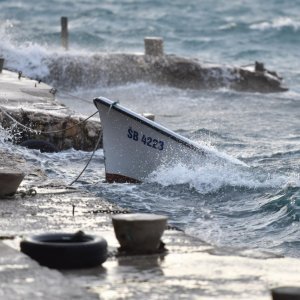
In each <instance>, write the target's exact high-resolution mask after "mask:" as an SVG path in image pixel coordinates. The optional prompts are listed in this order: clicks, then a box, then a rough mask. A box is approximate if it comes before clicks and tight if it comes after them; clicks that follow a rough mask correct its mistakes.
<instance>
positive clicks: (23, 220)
mask: <svg viewBox="0 0 300 300" xmlns="http://www.w3.org/2000/svg"><path fill="white" fill-rule="evenodd" d="M16 84H18V83H16ZM45 101H46V102H47V100H45ZM1 167H6V168H7V167H11V168H17V169H18V170H24V171H25V173H26V176H25V179H24V181H23V183H22V185H21V187H20V188H19V191H18V193H17V194H16V195H14V196H11V197H7V198H5V199H0V239H1V240H2V241H1V242H0V299H1V300H2V299H3V300H4V299H5V300H6V299H9V300H10V299H22V300H27V299H28V300H29V299H31V300H35V299H147V298H148V299H261V300H270V299H271V294H270V289H271V288H274V287H278V286H283V285H284V286H287V285H289V286H291V285H292V286H300V276H299V270H300V260H299V259H294V258H283V257H276V256H274V255H272V254H269V253H261V252H257V251H255V250H247V249H230V248H227V249H217V248H215V247H213V246H211V245H208V244H206V243H204V242H202V241H200V240H198V239H195V238H192V237H190V236H187V235H186V234H184V233H183V232H180V231H177V230H166V231H165V233H164V235H163V237H162V241H163V242H164V243H165V244H166V248H167V251H166V252H163V253H160V254H153V255H124V254H123V253H119V252H118V247H119V244H118V242H117V240H116V238H115V235H114V232H113V228H112V223H111V216H112V214H111V213H109V212H112V211H115V212H116V211H118V212H121V211H122V208H120V207H118V206H116V205H115V204H114V203H110V202H109V201H108V200H106V199H103V198H100V197H98V196H97V195H94V194H92V193H88V192H86V191H84V190H80V189H75V188H72V187H69V186H68V185H67V184H66V183H64V182H57V181H54V180H50V179H49V178H48V177H47V176H46V174H45V172H44V171H43V170H42V169H39V168H38V167H36V166H33V165H31V164H30V162H28V161H26V160H25V159H24V158H23V157H22V155H14V154H12V153H8V152H7V151H4V150H1V152H0V168H1ZM30 188H34V189H35V191H36V195H33V194H30V193H28V191H29V189H30ZM22 190H23V192H22ZM101 211H102V212H101ZM124 212H127V211H124ZM78 230H83V231H84V232H85V233H90V234H95V235H100V236H103V237H104V238H105V239H106V240H107V242H108V246H109V257H108V259H107V261H106V262H105V263H103V265H102V266H99V267H96V268H91V269H82V270H69V271H57V270H52V269H48V268H45V267H41V266H39V265H38V264H37V263H36V262H34V261H33V260H31V259H30V258H28V257H27V256H25V255H23V254H22V253H21V252H20V251H19V248H20V246H19V245H20V241H21V240H22V238H23V237H25V236H27V235H29V234H35V233H45V232H76V231H78Z"/></svg>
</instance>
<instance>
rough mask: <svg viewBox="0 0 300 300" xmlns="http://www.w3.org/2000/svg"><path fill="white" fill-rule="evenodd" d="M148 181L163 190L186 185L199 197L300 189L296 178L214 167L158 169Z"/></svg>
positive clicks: (183, 166) (241, 168)
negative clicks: (226, 191)
mask: <svg viewBox="0 0 300 300" xmlns="http://www.w3.org/2000/svg"><path fill="white" fill-rule="evenodd" d="M149 181H150V182H157V183H159V184H161V185H163V186H171V185H178V184H188V185H189V186H190V188H194V189H196V190H197V191H198V192H199V193H201V194H208V193H213V192H218V191H219V190H220V189H222V188H225V187H237V188H247V189H259V188H281V187H282V186H289V185H293V186H298V187H299V186H300V178H299V176H297V174H289V175H284V174H282V175H280V174H278V173H276V174H270V173H265V174H264V173H263V172H261V171H257V170H254V169H252V168H245V167H241V166H236V165H232V164H225V165H224V164H219V165H216V164H214V163H212V164H210V163H207V164H205V165H198V166H194V167H193V168H191V167H190V166H186V165H182V164H178V165H176V166H172V167H161V168H159V169H158V170H156V171H155V172H154V173H153V174H152V175H151V176H150V178H149Z"/></svg>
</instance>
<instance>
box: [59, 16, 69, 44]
mask: <svg viewBox="0 0 300 300" xmlns="http://www.w3.org/2000/svg"><path fill="white" fill-rule="evenodd" d="M60 21H61V45H62V46H63V47H64V48H65V49H66V50H68V49H69V33H68V18H67V17H61V20H60Z"/></svg>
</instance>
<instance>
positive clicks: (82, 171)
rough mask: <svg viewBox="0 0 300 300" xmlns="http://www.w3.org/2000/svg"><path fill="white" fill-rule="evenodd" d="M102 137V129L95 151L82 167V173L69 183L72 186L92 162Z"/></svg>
mask: <svg viewBox="0 0 300 300" xmlns="http://www.w3.org/2000/svg"><path fill="white" fill-rule="evenodd" d="M101 139H102V130H101V131H100V133H99V137H98V140H97V143H96V145H95V148H94V150H93V153H92V155H91V156H90V158H89V160H88V162H87V164H86V165H85V167H84V168H83V169H82V171H81V172H80V174H79V175H78V176H77V177H76V178H75V179H74V180H73V181H72V182H71V183H70V184H69V186H71V185H72V184H73V183H75V182H76V181H77V180H78V179H79V178H80V176H81V175H82V174H83V172H84V171H85V170H86V168H87V167H88V165H89V164H90V162H91V160H92V158H93V157H94V155H95V152H96V150H97V149H98V146H99V144H100V141H101Z"/></svg>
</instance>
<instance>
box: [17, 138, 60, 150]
mask: <svg viewBox="0 0 300 300" xmlns="http://www.w3.org/2000/svg"><path fill="white" fill-rule="evenodd" d="M20 146H22V147H26V148H28V149H36V150H40V151H41V152H48V153H53V152H58V149H57V148H56V147H55V146H54V145H53V144H52V143H50V142H46V141H41V140H27V141H24V142H22V143H21V144H20Z"/></svg>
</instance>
